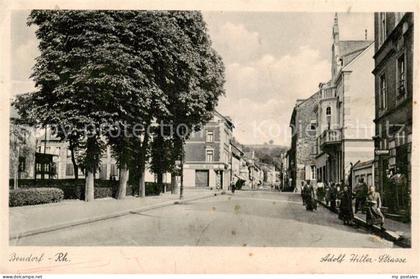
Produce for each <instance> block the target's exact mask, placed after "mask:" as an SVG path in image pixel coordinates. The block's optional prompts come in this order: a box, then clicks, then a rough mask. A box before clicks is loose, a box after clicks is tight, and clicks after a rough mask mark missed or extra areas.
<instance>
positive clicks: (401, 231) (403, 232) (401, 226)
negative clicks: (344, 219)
mask: <svg viewBox="0 0 420 279" xmlns="http://www.w3.org/2000/svg"><path fill="white" fill-rule="evenodd" d="M354 216H355V217H358V218H360V219H362V220H364V221H366V214H363V213H357V214H355V215H354ZM384 227H385V228H386V229H387V230H389V231H393V232H394V233H396V234H397V235H399V236H400V237H401V238H404V239H411V224H407V223H402V222H398V221H395V220H392V219H389V218H385V222H384Z"/></svg>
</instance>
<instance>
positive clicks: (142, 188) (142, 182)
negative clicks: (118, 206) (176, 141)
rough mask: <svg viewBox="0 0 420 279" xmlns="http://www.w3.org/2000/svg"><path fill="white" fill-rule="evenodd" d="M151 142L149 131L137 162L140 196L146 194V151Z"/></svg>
mask: <svg viewBox="0 0 420 279" xmlns="http://www.w3.org/2000/svg"><path fill="white" fill-rule="evenodd" d="M148 143H149V136H148V134H147V133H145V135H144V139H143V142H142V143H141V147H140V156H139V157H140V158H139V161H138V162H137V164H138V168H139V197H141V198H143V197H145V196H146V179H145V170H146V151H147V145H148Z"/></svg>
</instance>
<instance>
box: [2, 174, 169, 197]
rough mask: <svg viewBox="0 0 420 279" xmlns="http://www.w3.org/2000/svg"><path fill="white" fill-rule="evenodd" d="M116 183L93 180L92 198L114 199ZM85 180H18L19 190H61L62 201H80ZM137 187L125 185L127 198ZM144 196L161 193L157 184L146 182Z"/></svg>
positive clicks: (11, 182) (11, 184) (135, 193)
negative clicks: (46, 188) (45, 188)
mask: <svg viewBox="0 0 420 279" xmlns="http://www.w3.org/2000/svg"><path fill="white" fill-rule="evenodd" d="M118 183H119V182H118V181H115V180H100V179H98V180H95V192H94V196H95V198H96V199H100V198H106V197H113V198H115V196H116V194H117V190H118ZM84 185H85V180H84V179H78V180H75V179H45V180H40V179H39V180H34V179H22V180H19V188H22V189H27V188H44V187H49V188H50V187H53V188H58V189H61V190H62V191H63V193H64V199H82V197H83V192H82V191H83V190H84ZM9 186H10V187H12V186H13V180H10V181H9ZM167 189H168V190H169V189H170V184H167ZM138 192H139V191H138V186H135V187H133V186H132V185H130V184H128V185H127V192H126V194H127V195H128V196H133V195H138ZM145 192H146V196H156V195H159V194H160V193H161V189H160V188H159V187H158V185H157V183H154V182H146V190H145Z"/></svg>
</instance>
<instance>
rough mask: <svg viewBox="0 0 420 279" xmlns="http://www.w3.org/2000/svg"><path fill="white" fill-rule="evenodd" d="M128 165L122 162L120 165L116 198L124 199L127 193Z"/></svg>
mask: <svg viewBox="0 0 420 279" xmlns="http://www.w3.org/2000/svg"><path fill="white" fill-rule="evenodd" d="M128 176H129V171H128V165H127V163H122V164H121V167H120V181H119V186H118V192H117V196H116V198H117V199H118V200H120V199H124V198H125V196H126V193H127V182H128Z"/></svg>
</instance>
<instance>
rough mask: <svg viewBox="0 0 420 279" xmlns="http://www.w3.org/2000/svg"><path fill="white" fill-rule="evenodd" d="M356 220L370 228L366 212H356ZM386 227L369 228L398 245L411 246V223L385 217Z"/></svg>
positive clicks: (323, 203) (357, 222)
mask: <svg viewBox="0 0 420 279" xmlns="http://www.w3.org/2000/svg"><path fill="white" fill-rule="evenodd" d="M318 203H319V204H321V205H322V206H324V207H325V208H327V209H329V210H330V211H331V212H334V213H336V214H338V213H337V212H335V211H332V210H331V208H330V207H328V206H327V205H326V204H325V202H323V201H320V200H318ZM354 221H355V223H356V224H357V225H360V226H363V227H365V228H369V226H368V225H367V223H366V214H363V213H357V214H355V215H354ZM384 228H385V230H382V229H381V228H380V227H378V226H373V227H370V228H369V229H371V231H372V233H375V234H376V235H379V236H380V237H383V238H385V239H387V240H390V241H392V242H394V243H395V244H397V245H398V246H401V247H405V248H408V247H411V224H406V223H402V222H398V221H395V220H392V219H389V218H385V222H384Z"/></svg>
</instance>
